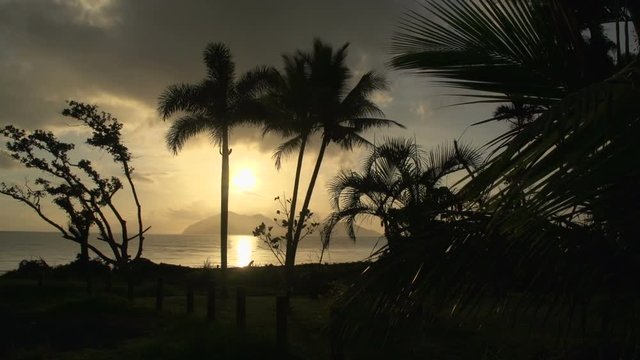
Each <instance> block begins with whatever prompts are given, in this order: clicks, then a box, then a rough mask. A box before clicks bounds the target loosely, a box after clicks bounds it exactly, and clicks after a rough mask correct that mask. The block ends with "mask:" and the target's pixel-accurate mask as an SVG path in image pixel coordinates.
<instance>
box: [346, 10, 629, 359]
mask: <svg viewBox="0 0 640 360" xmlns="http://www.w3.org/2000/svg"><path fill="white" fill-rule="evenodd" d="M569 3H571V4H572V6H569ZM611 4H613V2H579V3H578V2H570V1H560V0H558V1H541V2H528V1H506V0H505V1H489V0H479V1H470V0H469V1H448V0H447V1H426V3H425V5H424V8H423V9H422V10H423V11H416V12H410V13H408V14H407V15H406V16H405V19H404V21H403V23H402V25H401V28H400V32H399V33H398V34H397V35H396V36H395V37H394V44H393V52H394V55H395V57H394V58H393V60H392V62H391V64H392V66H394V67H395V68H398V69H407V70H414V71H416V72H419V73H422V74H429V75H431V76H435V77H438V78H439V79H440V80H441V83H442V84H444V85H447V86H451V87H454V88H462V89H466V90H471V91H474V92H476V94H477V95H475V96H477V97H478V99H479V101H480V102H489V103H502V102H513V103H514V104H518V106H522V107H523V110H526V111H523V112H521V114H524V115H526V117H530V118H527V119H526V121H522V122H521V124H520V125H521V126H517V127H516V128H514V129H512V130H510V131H508V132H507V133H505V134H504V135H501V136H499V137H498V138H496V139H495V140H494V141H493V142H492V143H491V144H490V145H493V146H494V148H495V149H496V150H495V151H494V153H493V156H492V157H491V158H490V160H489V161H488V162H487V163H486V164H485V165H484V166H482V167H481V168H480V169H479V171H477V172H474V175H473V177H472V179H470V181H469V183H468V184H467V185H466V186H465V187H464V188H463V189H462V191H461V192H460V194H459V195H460V196H461V199H462V200H464V201H465V202H468V203H469V204H470V205H471V206H472V209H476V210H477V211H478V214H479V216H477V217H472V218H470V219H469V220H472V221H466V222H464V223H461V224H456V225H455V226H454V227H448V228H445V229H440V231H431V232H428V233H427V234H426V236H424V237H422V238H418V239H423V240H424V241H413V242H412V244H413V246H409V247H408V248H406V249H404V250H405V251H403V252H402V254H401V255H399V256H388V257H386V258H384V259H383V260H382V261H380V262H378V263H376V264H375V265H373V266H372V267H371V269H370V271H368V272H366V273H364V274H363V277H362V279H361V282H360V283H359V285H358V286H356V287H354V288H353V289H352V290H351V291H350V292H349V293H348V294H347V296H346V297H345V298H344V304H345V306H346V307H347V309H346V311H344V312H343V317H342V320H343V327H342V331H343V333H344V334H345V335H354V336H355V335H362V334H363V333H367V331H370V330H373V331H374V332H375V331H378V332H377V334H378V336H380V335H382V336H381V337H384V336H386V335H388V336H389V339H390V341H397V340H399V339H401V337H402V335H406V334H407V332H410V331H405V332H398V331H397V330H402V329H421V328H424V327H425V326H428V324H429V323H434V322H437V321H438V319H439V318H449V319H452V320H454V321H456V322H458V323H460V324H462V323H466V324H467V325H468V326H469V327H472V328H478V329H480V327H479V326H481V325H483V324H487V323H489V322H492V321H494V320H493V319H495V321H498V319H497V318H502V319H508V320H511V321H513V322H514V323H516V322H519V321H521V322H524V323H525V324H526V326H527V328H528V329H529V331H530V330H532V329H535V328H536V327H538V326H540V327H541V328H542V329H544V330H542V331H541V333H549V332H550V330H549V329H550V328H552V329H554V330H553V331H551V332H552V333H553V334H554V337H556V338H559V337H561V338H562V339H567V338H568V337H569V336H571V335H575V334H580V335H579V337H580V340H577V339H576V341H580V344H581V345H583V346H584V344H587V343H588V342H589V341H594V342H595V343H596V344H598V346H600V345H602V344H609V343H616V344H617V343H619V344H620V345H619V346H617V350H616V351H612V352H606V353H608V354H617V355H616V357H617V358H634V356H635V355H633V354H634V352H633V351H634V350H633V349H634V348H636V349H637V346H638V344H639V343H640V341H639V339H640V328H639V327H638V326H637V324H638V299H639V295H640V293H639V292H638V289H637V286H635V283H634V281H633V280H632V278H633V277H630V276H629V275H630V274H637V273H639V271H640V269H639V268H638V264H639V259H640V252H639V251H638V246H637V244H636V243H637V241H636V239H637V238H638V236H639V234H638V227H637V226H636V224H635V222H637V221H636V220H635V219H637V218H638V216H640V213H639V212H638V210H639V208H638V206H637V204H638V201H640V191H639V190H638V187H637V186H635V184H637V183H638V181H640V171H639V169H638V166H637V164H636V163H635V162H633V160H632V159H634V158H635V157H636V156H637V154H638V153H640V150H639V149H638V142H637V138H638V136H639V135H640V133H638V129H639V128H640V127H639V126H638V123H639V121H640V107H639V106H638V104H639V103H638V99H640V93H639V92H638V89H639V83H638V79H640V75H639V74H640V63H639V60H638V57H637V53H633V52H631V51H627V52H626V54H625V56H619V57H618V58H617V59H614V58H612V56H611V50H612V47H611V42H610V41H609V40H608V39H606V38H605V37H604V34H603V32H602V24H603V22H605V21H607V20H606V19H609V18H610V17H609V15H610V10H611ZM617 4H618V5H619V6H620V7H618V8H617V10H616V11H618V15H619V14H621V13H623V14H624V16H625V17H627V20H625V21H631V22H633V23H634V24H636V25H637V24H638V17H637V15H638V13H637V10H638V5H637V4H636V2H625V3H624V4H623V2H617ZM617 19H619V18H617ZM587 30H588V31H587ZM635 30H636V33H637V32H638V30H639V28H638V27H636V28H635ZM614 45H615V46H616V47H617V48H618V49H620V47H621V46H620V39H618V42H617V44H614ZM617 52H618V53H620V52H621V51H620V50H617ZM478 92H480V93H479V94H478ZM499 110H500V109H499ZM502 110H504V109H502ZM529 110H533V111H529ZM502 112H503V113H505V111H502ZM491 120H493V119H491ZM634 154H636V155H634ZM433 243H439V244H441V246H439V247H435V248H434V247H433V246H432V245H431V244H433ZM434 250H435V251H434ZM620 299H626V300H625V301H623V302H619V300H620ZM371 313H374V314H376V316H375V317H374V318H373V319H371V317H367V316H366V315H365V314H371ZM493 314H495V315H493ZM505 316H506V317H505ZM363 322H365V323H366V325H365V324H363ZM503 322H504V321H503ZM372 323H373V324H375V323H377V324H384V325H382V326H373V324H372ZM386 324H390V326H387V325H386ZM409 325H411V326H409ZM494 329H495V330H500V331H503V332H506V331H509V330H507V329H506V326H503V327H502V328H500V327H497V328H494ZM478 331H481V330H478ZM486 331H490V330H486ZM380 332H383V333H384V334H380ZM400 334H402V335H400ZM585 334H586V335H585ZM369 335H370V334H369ZM585 336H587V337H589V339H592V340H584V338H585ZM414 339H416V341H419V336H416V337H414ZM567 343H568V342H567ZM563 345H565V343H564V342H563ZM629 349H631V350H630V351H629ZM603 354H605V352H603ZM603 356H604V357H600V358H607V357H606V356H605V355H603ZM597 357H599V355H594V358H597Z"/></svg>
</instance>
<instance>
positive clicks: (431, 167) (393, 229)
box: [322, 139, 481, 251]
mask: <svg viewBox="0 0 640 360" xmlns="http://www.w3.org/2000/svg"><path fill="white" fill-rule="evenodd" d="M480 160H481V156H480V152H479V151H478V150H476V149H473V148H472V147H469V146H458V147H457V148H454V147H453V146H440V147H437V148H435V149H433V150H431V151H429V152H426V151H424V150H423V149H422V148H421V147H420V146H419V145H417V144H416V143H415V142H414V140H409V139H386V140H385V141H383V142H382V143H381V144H376V145H375V146H374V148H373V149H371V152H370V153H369V155H368V156H367V158H365V159H364V160H363V165H362V170H361V171H360V172H356V171H354V170H341V171H340V173H339V174H338V175H337V176H336V177H334V178H333V180H332V181H331V182H330V183H329V196H330V201H331V206H332V208H333V210H334V212H333V213H332V214H331V215H329V217H328V219H327V221H326V222H325V226H324V229H323V231H322V234H323V238H324V241H325V243H327V244H328V243H329V241H330V234H331V231H332V230H333V228H334V227H335V226H336V225H337V224H338V223H339V222H342V221H344V223H345V225H346V227H347V234H349V236H350V237H351V238H352V239H354V240H355V233H354V224H355V223H356V221H357V220H358V219H359V218H361V217H371V216H373V217H376V218H378V219H379V220H380V224H381V225H382V226H383V227H384V234H385V238H386V239H387V242H388V247H389V249H390V250H391V251H393V250H394V248H396V249H397V247H398V246H402V244H403V243H404V242H408V241H412V238H414V237H419V236H423V235H424V234H425V233H427V232H428V231H429V228H430V227H438V226H440V224H442V223H446V222H448V221H450V220H452V219H456V218H459V217H462V216H464V215H465V213H464V211H463V210H462V208H463V204H462V202H461V199H459V198H458V197H457V196H456V195H455V194H454V192H453V191H452V189H450V188H449V187H447V186H445V185H443V181H444V179H445V178H446V177H447V176H448V175H450V174H453V173H455V172H458V171H461V170H466V169H467V168H473V169H475V168H477V167H479V166H480V164H481V161H480Z"/></svg>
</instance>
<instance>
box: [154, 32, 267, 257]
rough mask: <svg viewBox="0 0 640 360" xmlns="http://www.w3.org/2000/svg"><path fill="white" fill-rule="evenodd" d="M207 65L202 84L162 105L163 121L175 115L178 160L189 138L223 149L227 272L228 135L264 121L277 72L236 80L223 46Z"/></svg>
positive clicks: (259, 71)
mask: <svg viewBox="0 0 640 360" xmlns="http://www.w3.org/2000/svg"><path fill="white" fill-rule="evenodd" d="M203 60H204V63H205V66H206V69H207V76H206V78H205V79H204V80H202V81H201V82H199V83H197V84H176V85H171V86H169V87H168V88H167V89H166V90H165V91H164V92H163V93H162V94H161V95H160V97H159V99H158V111H159V112H160V114H161V115H162V117H163V119H165V120H166V119H168V118H169V117H171V116H173V115H174V114H176V113H180V117H178V118H177V119H175V120H174V122H173V123H172V124H171V127H170V128H169V131H168V133H167V135H166V142H167V145H168V146H169V149H170V150H171V151H172V152H173V153H174V154H177V153H178V152H179V151H180V150H181V149H182V147H183V145H184V144H185V143H186V142H187V140H189V139H190V138H192V137H194V136H196V135H198V134H202V133H205V134H207V135H208V136H209V138H210V139H211V141H212V142H213V143H214V145H216V146H219V147H220V155H221V156H222V170H221V174H222V176H221V177H222V179H221V184H220V193H221V199H220V256H221V266H222V268H223V269H226V268H227V228H228V216H229V155H231V149H230V148H229V133H230V131H231V128H232V127H234V126H238V125H241V124H245V123H251V122H256V121H257V120H258V119H260V117H261V109H262V107H261V105H260V103H259V101H258V100H257V98H258V96H259V94H260V93H261V91H263V90H264V89H266V88H267V86H268V84H269V81H270V79H272V78H273V76H274V70H273V69H271V68H269V67H258V68H256V69H254V70H251V71H249V72H247V73H245V74H244V75H243V76H241V77H240V78H239V79H237V80H236V79H235V63H234V62H233V60H232V57H231V52H230V51H229V48H228V47H227V46H226V45H224V44H221V43H212V44H209V45H207V47H206V49H205V51H204V56H203Z"/></svg>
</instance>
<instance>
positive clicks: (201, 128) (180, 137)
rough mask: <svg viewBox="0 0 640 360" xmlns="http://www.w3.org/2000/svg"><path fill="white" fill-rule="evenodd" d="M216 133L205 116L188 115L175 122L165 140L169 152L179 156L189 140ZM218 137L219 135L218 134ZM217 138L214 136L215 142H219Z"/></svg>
mask: <svg viewBox="0 0 640 360" xmlns="http://www.w3.org/2000/svg"><path fill="white" fill-rule="evenodd" d="M212 132H214V133H216V130H215V128H214V127H213V126H212V122H211V121H210V119H209V118H208V117H207V116H206V115H204V114H199V113H196V114H186V115H183V116H181V117H179V118H177V119H176V120H174V121H173V123H172V124H171V127H169V131H167V135H166V137H165V140H166V142H167V146H168V147H169V150H171V152H172V153H173V154H177V153H178V152H180V150H182V147H183V146H184V144H185V143H186V142H187V140H189V139H191V138H192V137H194V136H196V135H199V134H201V133H209V134H210V133H212ZM216 135H217V133H216ZM217 139H218V137H217V136H213V137H212V140H213V141H218V140H217Z"/></svg>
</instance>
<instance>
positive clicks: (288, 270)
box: [284, 136, 307, 294]
mask: <svg viewBox="0 0 640 360" xmlns="http://www.w3.org/2000/svg"><path fill="white" fill-rule="evenodd" d="M306 146H307V136H305V137H304V139H303V140H302V143H301V144H300V152H298V163H297V164H296V175H295V179H294V181H293V195H291V207H290V208H289V223H288V224H287V237H286V239H287V251H286V253H285V267H284V270H285V285H286V289H285V290H286V292H287V294H289V289H290V288H291V284H292V283H293V266H294V263H295V252H296V250H297V246H294V241H293V240H294V236H293V235H294V228H293V222H294V220H295V218H296V216H295V214H296V205H297V202H298V191H299V188H300V175H301V173H302V160H303V159H304V149H305V147H306ZM301 220H302V219H300V220H299V221H301ZM289 254H291V255H289ZM290 258H291V259H290Z"/></svg>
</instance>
